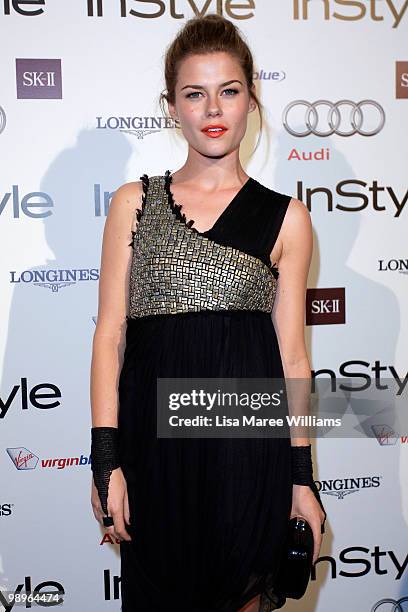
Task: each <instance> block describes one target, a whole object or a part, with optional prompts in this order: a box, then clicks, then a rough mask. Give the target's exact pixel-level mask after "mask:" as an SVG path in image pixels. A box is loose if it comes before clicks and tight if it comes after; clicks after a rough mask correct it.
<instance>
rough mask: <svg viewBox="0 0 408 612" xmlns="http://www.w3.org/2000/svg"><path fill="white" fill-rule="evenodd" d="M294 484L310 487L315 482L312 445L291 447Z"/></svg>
mask: <svg viewBox="0 0 408 612" xmlns="http://www.w3.org/2000/svg"><path fill="white" fill-rule="evenodd" d="M291 454H292V483H293V484H299V485H310V484H311V483H312V482H313V464H312V445H311V444H308V445H307V446H291Z"/></svg>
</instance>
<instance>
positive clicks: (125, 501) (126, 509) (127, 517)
mask: <svg viewBox="0 0 408 612" xmlns="http://www.w3.org/2000/svg"><path fill="white" fill-rule="evenodd" d="M123 516H124V518H125V521H126V523H127V524H128V525H130V512H129V497H128V492H127V489H126V490H125V496H124V498H123Z"/></svg>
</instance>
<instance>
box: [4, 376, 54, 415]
mask: <svg viewBox="0 0 408 612" xmlns="http://www.w3.org/2000/svg"><path fill="white" fill-rule="evenodd" d="M61 397H62V393H61V389H59V388H58V387H57V385H54V384H52V383H40V384H38V385H34V387H31V389H30V390H29V389H28V381H27V378H26V377H23V378H21V380H20V384H18V385H14V387H13V388H12V389H11V391H10V393H9V395H8V397H7V398H5V399H3V398H2V397H0V419H4V417H5V416H6V414H7V412H8V411H9V410H10V408H11V407H12V406H13V405H15V404H16V403H17V402H19V403H20V408H21V410H28V408H30V407H33V408H39V409H40V410H44V409H45V410H49V409H50V408H57V407H58V406H60V405H61V402H60V401H59V399H60V398H61ZM46 400H48V401H46Z"/></svg>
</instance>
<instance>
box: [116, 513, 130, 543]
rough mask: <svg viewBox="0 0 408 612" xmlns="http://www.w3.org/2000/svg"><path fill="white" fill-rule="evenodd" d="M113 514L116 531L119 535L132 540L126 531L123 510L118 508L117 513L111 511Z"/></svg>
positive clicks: (127, 540)
mask: <svg viewBox="0 0 408 612" xmlns="http://www.w3.org/2000/svg"><path fill="white" fill-rule="evenodd" d="M111 516H112V518H113V524H114V527H115V532H116V533H117V535H118V537H119V538H122V539H123V540H126V542H130V541H131V540H132V538H131V537H130V535H129V534H128V532H127V531H126V528H125V521H124V517H123V511H120V510H118V511H117V512H115V513H111Z"/></svg>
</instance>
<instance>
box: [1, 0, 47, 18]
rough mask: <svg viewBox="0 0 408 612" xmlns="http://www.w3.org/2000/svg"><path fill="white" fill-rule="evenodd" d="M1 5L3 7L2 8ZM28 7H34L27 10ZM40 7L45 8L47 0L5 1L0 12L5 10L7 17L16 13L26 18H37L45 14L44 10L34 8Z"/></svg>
mask: <svg viewBox="0 0 408 612" xmlns="http://www.w3.org/2000/svg"><path fill="white" fill-rule="evenodd" d="M1 4H2V5H3V6H2V7H1ZM21 5H23V6H21ZM27 5H32V7H30V8H27ZM39 5H41V6H45V0H3V2H2V3H0V10H1V8H3V11H4V14H5V15H10V14H11V13H12V12H16V13H18V14H19V15H23V16H24V17H36V16H37V15H42V14H43V13H44V9H42V8H33V7H34V6H39Z"/></svg>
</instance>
